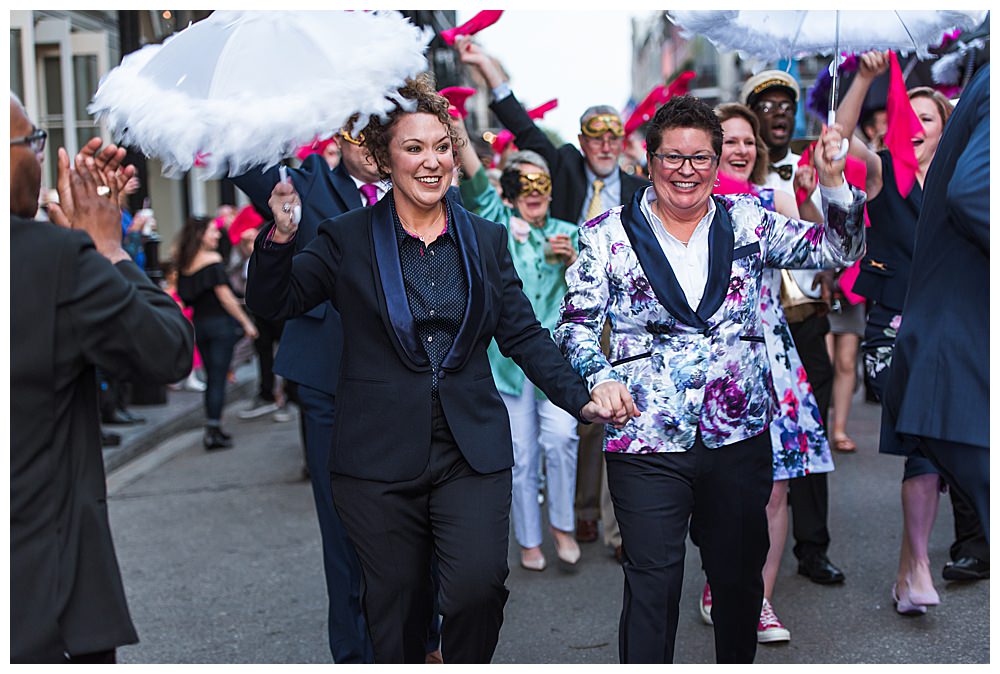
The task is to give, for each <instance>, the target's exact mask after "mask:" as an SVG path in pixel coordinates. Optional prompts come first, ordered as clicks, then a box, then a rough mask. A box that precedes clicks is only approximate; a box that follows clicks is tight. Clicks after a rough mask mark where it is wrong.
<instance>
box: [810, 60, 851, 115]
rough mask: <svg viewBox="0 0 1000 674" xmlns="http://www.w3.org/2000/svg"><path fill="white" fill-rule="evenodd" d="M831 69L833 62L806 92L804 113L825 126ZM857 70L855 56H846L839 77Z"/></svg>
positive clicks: (828, 104) (831, 84)
mask: <svg viewBox="0 0 1000 674" xmlns="http://www.w3.org/2000/svg"><path fill="white" fill-rule="evenodd" d="M842 53H843V52H842ZM832 67H833V62H831V63H830V68H824V69H823V71H822V72H821V73H820V74H819V75H818V76H817V77H816V82H815V83H813V85H812V86H811V87H809V90H808V91H807V92H806V112H808V113H809V114H811V115H813V116H815V117H816V119H818V120H820V121H821V122H823V123H824V124H826V119H827V111H828V109H829V108H830V87H831V86H833V73H831V72H830V71H831V69H832ZM857 69H858V56H857V54H850V55H847V57H846V58H844V60H843V61H842V62H841V64H840V74H841V75H847V74H849V73H853V72H855V71H856V70H857ZM841 86H843V85H841ZM841 91H843V89H841Z"/></svg>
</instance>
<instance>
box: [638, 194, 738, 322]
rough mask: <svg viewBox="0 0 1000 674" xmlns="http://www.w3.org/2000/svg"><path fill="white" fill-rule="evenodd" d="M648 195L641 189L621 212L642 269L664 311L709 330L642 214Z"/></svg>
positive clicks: (727, 276)
mask: <svg viewBox="0 0 1000 674" xmlns="http://www.w3.org/2000/svg"><path fill="white" fill-rule="evenodd" d="M645 194H646V190H638V191H637V192H636V193H635V195H634V196H633V197H632V201H631V202H630V203H629V204H628V205H627V206H625V207H624V208H623V209H622V216H621V217H622V227H624V228H625V234H626V235H627V236H628V239H629V241H630V242H631V243H632V250H634V251H635V255H636V257H637V258H639V266H641V267H642V271H643V273H644V274H645V275H646V278H647V279H649V284H650V285H651V286H652V287H653V293H654V294H655V295H656V299H658V300H659V301H660V304H662V305H663V308H664V309H666V310H667V311H669V312H670V313H671V314H673V315H674V316H675V317H676V318H677V320H679V321H681V322H682V323H686V324H687V325H690V326H692V327H695V328H698V329H700V330H703V329H705V328H707V327H708V324H707V323H705V321H704V320H703V319H702V318H701V316H699V315H698V314H696V313H695V312H694V311H693V310H692V309H691V305H689V304H688V301H687V297H685V296H684V291H683V290H682V289H681V284H680V283H678V281H677V276H676V275H675V274H674V270H673V268H672V267H671V266H670V261H669V260H667V256H666V255H664V254H663V248H661V247H660V242H659V241H657V240H656V234H655V233H654V232H653V227H652V225H651V224H650V223H649V221H648V220H646V217H645V216H644V215H643V213H642V207H641V206H640V204H641V203H642V202H641V199H643V198H644V197H645ZM716 214H718V212H716ZM730 256H732V251H730ZM709 282H711V281H709ZM728 282H729V274H728V272H727V273H726V284H727V286H728Z"/></svg>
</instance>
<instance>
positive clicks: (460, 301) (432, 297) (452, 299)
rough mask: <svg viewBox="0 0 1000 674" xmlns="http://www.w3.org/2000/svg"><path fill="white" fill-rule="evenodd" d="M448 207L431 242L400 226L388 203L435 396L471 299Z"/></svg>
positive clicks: (408, 296) (393, 210)
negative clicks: (441, 229) (439, 379)
mask: <svg viewBox="0 0 1000 674" xmlns="http://www.w3.org/2000/svg"><path fill="white" fill-rule="evenodd" d="M446 203H447V202H446ZM447 207H448V213H447V221H446V222H445V226H444V232H443V233H442V234H441V235H440V236H438V238H436V239H435V240H434V241H433V243H431V244H430V245H429V246H425V245H424V242H423V241H421V240H420V239H418V238H417V237H415V236H413V235H412V234H410V233H409V232H407V231H406V230H405V229H403V225H402V223H401V222H400V221H399V216H398V215H397V214H396V208H395V206H393V208H392V219H393V222H394V225H395V228H396V240H397V242H398V243H399V262H400V265H401V266H402V271H403V285H404V287H405V288H406V299H407V301H408V302H409V305H410V313H411V314H413V322H414V324H415V327H416V330H417V338H418V340H419V341H420V344H421V345H422V346H423V347H424V352H425V353H426V354H427V358H428V360H430V362H431V396H432V397H433V398H437V396H438V375H439V373H440V369H441V363H442V361H444V357H445V356H446V355H448V351H449V350H450V349H451V345H452V342H454V341H455V337H456V336H457V335H458V329H459V328H460V327H461V326H462V319H463V318H464V317H465V305H466V303H467V302H468V299H469V289H468V285H467V284H466V279H465V266H464V265H463V263H462V254H461V252H460V251H459V249H458V239H457V238H456V236H455V232H454V227H452V226H451V223H452V222H453V219H452V214H451V204H447Z"/></svg>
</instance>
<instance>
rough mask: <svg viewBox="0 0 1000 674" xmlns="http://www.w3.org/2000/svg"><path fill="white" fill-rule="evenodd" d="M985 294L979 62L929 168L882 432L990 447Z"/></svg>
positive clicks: (985, 91)
mask: <svg viewBox="0 0 1000 674" xmlns="http://www.w3.org/2000/svg"><path fill="white" fill-rule="evenodd" d="M989 297H990V67H989V65H986V66H984V67H983V68H982V69H980V71H979V72H978V73H976V75H975V76H974V77H973V78H972V81H971V82H969V84H968V86H967V87H966V88H965V91H963V92H962V97H961V99H960V100H959V103H958V106H957V107H956V108H955V112H954V113H952V115H951V118H950V119H949V120H948V124H947V126H946V127H945V130H944V136H943V137H942V138H941V143H940V145H938V149H937V153H936V154H935V155H934V161H933V162H932V163H931V167H930V170H929V171H928V172H927V180H926V181H925V183H924V199H923V207H922V208H921V211H920V220H919V221H918V222H917V239H916V245H915V246H914V251H913V266H912V269H911V272H910V287H909V290H908V291H907V295H906V302H905V304H904V306H903V322H902V325H901V326H900V329H899V333H898V335H897V337H896V347H895V350H894V351H893V355H892V368H891V371H890V373H889V385H888V387H887V389H886V394H885V410H886V416H887V419H886V420H883V429H885V428H886V426H888V427H889V429H890V431H891V429H892V428H895V430H896V432H897V433H901V434H905V435H916V436H921V437H928V438H935V439H938V440H950V441H953V442H960V443H963V444H968V445H975V446H978V447H989V445H990V435H989V419H990V417H989V394H990V376H989V371H990V367H989V355H990V344H989V320H990V309H989ZM886 421H888V422H889V423H888V424H887V423H885V422H886ZM883 432H885V431H884V430H883Z"/></svg>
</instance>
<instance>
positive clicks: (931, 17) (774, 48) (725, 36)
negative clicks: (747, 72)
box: [667, 10, 987, 148]
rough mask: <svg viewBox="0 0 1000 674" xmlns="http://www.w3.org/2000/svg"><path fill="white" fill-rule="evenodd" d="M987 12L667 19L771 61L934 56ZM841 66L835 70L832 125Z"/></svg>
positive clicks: (719, 14) (742, 13)
mask: <svg viewBox="0 0 1000 674" xmlns="http://www.w3.org/2000/svg"><path fill="white" fill-rule="evenodd" d="M986 11H987V10H974V11H958V10H899V11H895V10H850V11H840V10H678V11H673V10H672V11H669V12H667V18H669V19H670V20H671V21H673V22H674V23H675V24H677V25H678V26H680V27H681V28H683V29H684V30H685V32H686V33H687V34H688V35H700V36H702V37H704V38H706V39H708V40H709V41H710V42H712V43H713V44H714V45H715V46H716V47H718V48H720V49H724V50H733V51H738V52H740V54H741V55H742V56H744V57H755V58H758V59H763V60H767V61H778V60H780V59H788V60H792V59H795V58H800V57H802V56H811V55H816V54H839V53H841V52H845V51H846V52H858V53H860V52H865V51H869V50H871V49H880V50H883V51H885V50H889V49H891V50H893V51H899V52H902V53H903V54H907V53H910V52H916V53H917V55H918V56H919V57H920V58H929V57H930V52H929V51H928V47H933V46H936V45H937V44H939V43H940V42H941V36H942V35H943V34H944V33H945V32H947V31H950V30H953V29H955V28H961V29H963V30H967V29H969V28H973V27H974V26H977V25H979V23H980V22H981V21H982V20H983V19H984V18H985V16H986ZM837 71H838V69H837V68H833V69H832V71H831V72H832V74H833V82H832V84H831V87H830V110H829V123H830V124H832V123H833V118H834V114H835V112H834V107H835V104H834V101H836V96H837ZM846 145H847V143H846V139H845V143H844V146H845V148H846Z"/></svg>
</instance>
